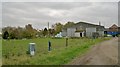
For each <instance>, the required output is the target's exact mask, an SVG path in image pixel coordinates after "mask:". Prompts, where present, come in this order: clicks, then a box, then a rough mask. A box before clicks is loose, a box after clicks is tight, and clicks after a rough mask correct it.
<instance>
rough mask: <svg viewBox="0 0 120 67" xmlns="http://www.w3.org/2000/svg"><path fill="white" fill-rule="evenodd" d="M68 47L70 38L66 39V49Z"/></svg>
mask: <svg viewBox="0 0 120 67" xmlns="http://www.w3.org/2000/svg"><path fill="white" fill-rule="evenodd" d="M67 46H68V37H66V47H67Z"/></svg>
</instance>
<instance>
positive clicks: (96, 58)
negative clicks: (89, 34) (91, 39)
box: [69, 37, 118, 65]
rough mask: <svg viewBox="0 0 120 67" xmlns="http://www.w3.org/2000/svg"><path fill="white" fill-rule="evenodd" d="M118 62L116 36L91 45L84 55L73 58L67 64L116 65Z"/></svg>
mask: <svg viewBox="0 0 120 67" xmlns="http://www.w3.org/2000/svg"><path fill="white" fill-rule="evenodd" d="M116 64H118V38H117V37H116V38H113V39H111V40H108V41H104V42H102V43H99V44H97V45H95V46H93V47H92V48H91V49H90V50H89V51H88V52H87V53H86V54H85V55H83V56H80V57H77V58H75V59H74V60H73V61H72V62H70V63H69V65H116Z"/></svg>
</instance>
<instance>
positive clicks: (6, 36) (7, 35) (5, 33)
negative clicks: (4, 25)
mask: <svg viewBox="0 0 120 67" xmlns="http://www.w3.org/2000/svg"><path fill="white" fill-rule="evenodd" d="M8 37H9V33H8V31H5V32H4V33H3V39H8Z"/></svg>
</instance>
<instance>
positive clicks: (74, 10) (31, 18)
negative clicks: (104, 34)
mask: <svg viewBox="0 0 120 67" xmlns="http://www.w3.org/2000/svg"><path fill="white" fill-rule="evenodd" d="M31 1H32V0H31ZM0 6H1V5H0ZM0 10H1V9H0ZM0 12H1V11H0ZM0 20H2V23H1V22H0V23H1V24H2V27H6V26H15V27H17V26H21V27H24V26H25V25H27V24H32V26H33V27H34V28H36V29H44V28H45V27H47V24H48V22H49V24H50V26H51V25H53V24H55V23H56V22H60V23H62V24H65V23H67V22H68V21H72V22H75V23H77V22H80V21H86V22H88V23H92V24H99V21H100V22H101V25H103V26H105V27H106V28H108V27H110V26H111V25H113V24H116V25H118V3H117V2H89V1H88V2H74V0H71V2H64V1H63V2H47V1H46V2H28V1H25V2H15V1H14V0H12V1H11V2H9V1H7V0H5V1H4V2H2V19H0Z"/></svg>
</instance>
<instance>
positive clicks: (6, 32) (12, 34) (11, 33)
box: [2, 22, 75, 39]
mask: <svg viewBox="0 0 120 67" xmlns="http://www.w3.org/2000/svg"><path fill="white" fill-rule="evenodd" d="M74 24H75V23H74V22H67V23H66V24H65V25H63V24H61V23H60V22H58V23H55V24H53V25H52V27H51V28H50V29H48V28H44V29H42V30H36V29H34V28H33V27H32V24H28V25H25V27H10V26H8V27H4V28H2V38H3V39H24V38H26V39H31V38H36V37H48V36H53V37H54V36H55V35H56V34H58V33H59V32H61V31H62V29H65V28H67V27H70V26H72V25H74Z"/></svg>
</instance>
